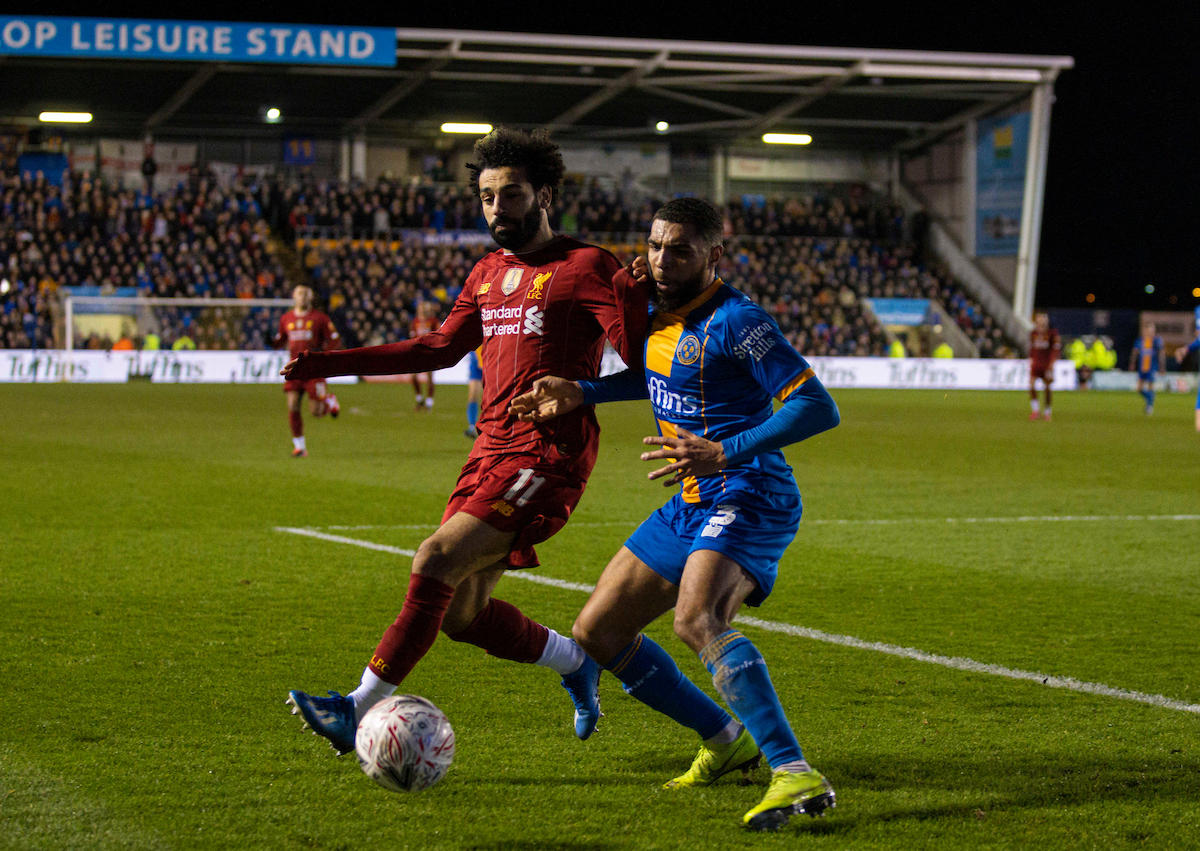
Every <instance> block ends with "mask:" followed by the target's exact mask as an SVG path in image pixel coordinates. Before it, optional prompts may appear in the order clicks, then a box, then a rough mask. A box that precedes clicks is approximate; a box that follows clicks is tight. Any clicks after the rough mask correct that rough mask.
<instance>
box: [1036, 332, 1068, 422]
mask: <svg viewBox="0 0 1200 851" xmlns="http://www.w3.org/2000/svg"><path fill="white" fill-rule="evenodd" d="M1061 354H1062V340H1060V339H1059V337H1058V332H1057V331H1055V330H1054V329H1053V328H1051V327H1050V317H1049V316H1047V315H1046V314H1045V313H1044V312H1041V311H1039V312H1037V313H1035V314H1034V315H1033V331H1031V332H1030V333H1029V419H1031V420H1036V419H1039V418H1040V419H1043V420H1048V419H1050V403H1051V393H1050V385H1051V384H1052V383H1054V362H1055V361H1056V360H1058V357H1059V355H1061ZM1039 378H1040V379H1042V383H1043V384H1044V385H1045V387H1046V406H1045V407H1044V408H1042V409H1041V411H1039V410H1038V397H1037V384H1036V383H1035V382H1036V381H1037V380H1038V379H1039Z"/></svg>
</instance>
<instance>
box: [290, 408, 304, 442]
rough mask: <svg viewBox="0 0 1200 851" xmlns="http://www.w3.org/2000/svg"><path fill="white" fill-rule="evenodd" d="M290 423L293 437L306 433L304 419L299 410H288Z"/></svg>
mask: <svg viewBox="0 0 1200 851" xmlns="http://www.w3.org/2000/svg"><path fill="white" fill-rule="evenodd" d="M288 425H290V426H291V427H292V437H300V435H302V434H304V420H302V419H300V412H299V411H288Z"/></svg>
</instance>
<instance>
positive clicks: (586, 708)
mask: <svg viewBox="0 0 1200 851" xmlns="http://www.w3.org/2000/svg"><path fill="white" fill-rule="evenodd" d="M562 684H563V688H565V689H566V690H567V694H569V695H571V700H572V702H574V704H575V735H576V736H578V737H579V738H580V739H586V738H587V737H588V736H590V735H592V733H594V732H596V724H597V723H598V722H599V721H600V717H601V716H602V715H603V714H604V713H603V712H601V711H600V666H599V665H597V664H596V662H595V661H594V660H593V659H592V657H591V656H584V657H583V664H582V665H580V666H579V670H578V671H575V672H574V673H573V674H567V675H566V676H565V677H563V679H562Z"/></svg>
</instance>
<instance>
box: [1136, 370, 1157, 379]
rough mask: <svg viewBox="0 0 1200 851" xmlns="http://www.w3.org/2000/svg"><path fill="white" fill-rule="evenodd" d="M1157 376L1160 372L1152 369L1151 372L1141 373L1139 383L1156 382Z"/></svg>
mask: <svg viewBox="0 0 1200 851" xmlns="http://www.w3.org/2000/svg"><path fill="white" fill-rule="evenodd" d="M1157 375H1158V370H1155V369H1152V370H1150V371H1149V372H1139V373H1138V380H1139V381H1154V378H1155V376H1157Z"/></svg>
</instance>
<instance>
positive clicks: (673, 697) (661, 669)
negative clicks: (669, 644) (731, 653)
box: [604, 635, 773, 740]
mask: <svg viewBox="0 0 1200 851" xmlns="http://www.w3.org/2000/svg"><path fill="white" fill-rule="evenodd" d="M604 667H605V668H606V669H608V670H609V671H611V672H612V674H613V675H614V676H615V677H616V678H617V679H618V680H620V681H621V682H622V684H624V687H625V692H626V693H627V694H629V695H631V696H633V697H636V698H637V699H638V700H640V701H641V702H642V703H644V704H646V705H647V706H649V707H650V708H651V709H656V710H658V711H659V712H661V713H662V714H663V715H666V716H667V717H668V718H671V719H673V720H675V721H678V722H679V723H680V724H682V725H683V726H685V727H688V728H690V729H692V730H695V731H696V732H697V733H698V734H699V735H700V738H701V739H705V740H707V739H711V738H712V737H713V736H715V735H717V734H718V733H720V732H721V731H722V730H723V729H725V727H726V726H727V725H728V724H729V723H730V722H731V721H732V720H733V719H732V718H731V717H730V716H729V713H728V712H726V711H725V710H724V709H722V708H721V707H720V706H719V705H718V704H717V702H716V701H715V700H713V699H712V698H711V697H709V696H708V695H707V694H705V693H704V692H702V691H700V689H698V688H697V687H696V684H695V683H693V682H692V681H691V680H689V679H688V678H687V677H685V676H684V675H683V671H681V670H679V666H678V665H676V664H675V660H674V659H672V658H671V657H670V656H669V655H668V654H667V651H665V650H663V649H662V648H661V647H659V646H658V645H657V644H655V643H654V642H653V641H651V640H650V639H649V638H647V637H646V636H645V635H639V636H638V637H637V638H635V639H634V640H633V641H631V642H629V644H628V645H626V646H625V648H624V649H622V650H621V652H619V653H618V654H617V655H616V656H615V657H614V658H613V660H612V661H611V662H610V663H609V664H607V665H605V666H604ZM772 693H773V692H772ZM751 735H753V733H751Z"/></svg>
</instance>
